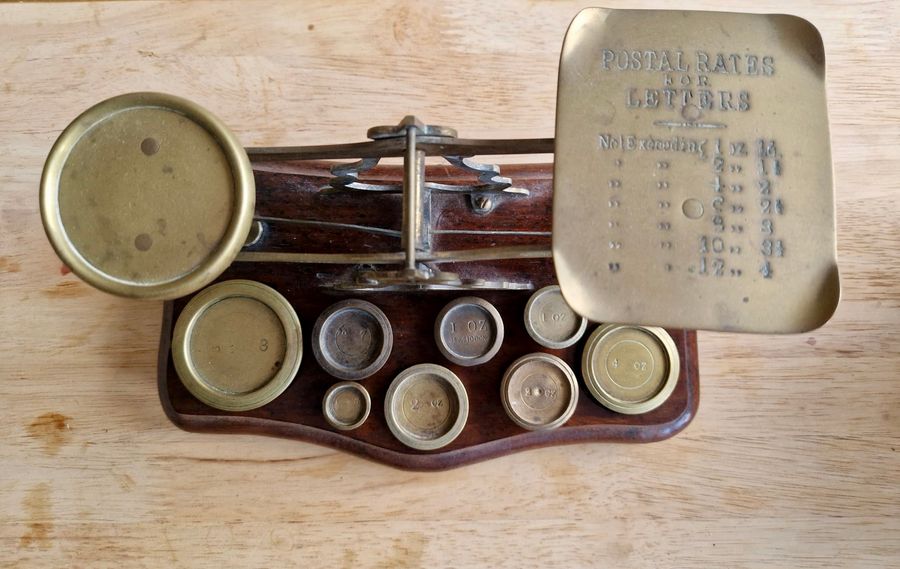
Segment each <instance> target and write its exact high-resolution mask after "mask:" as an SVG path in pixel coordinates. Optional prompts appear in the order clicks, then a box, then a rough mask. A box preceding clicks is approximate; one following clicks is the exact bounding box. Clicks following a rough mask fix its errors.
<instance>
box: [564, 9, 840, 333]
mask: <svg viewBox="0 0 900 569" xmlns="http://www.w3.org/2000/svg"><path fill="white" fill-rule="evenodd" d="M556 129H557V131H556V156H555V173H554V188H555V189H554V192H555V194H554V203H553V258H554V262H555V265H556V271H557V275H558V277H559V283H560V285H561V287H562V291H563V294H564V296H565V298H566V300H567V301H568V302H569V304H570V305H571V306H572V307H573V308H574V309H575V310H576V311H577V312H578V313H579V314H582V315H584V316H586V317H588V318H590V319H592V320H596V321H600V322H628V323H635V324H646V325H657V326H666V327H678V328H690V329H705V330H723V331H740V332H761V333H768V332H774V333H795V332H802V331H806V330H810V329H813V328H816V327H818V326H821V325H822V324H824V323H825V322H826V321H827V320H828V318H829V317H830V316H831V314H832V313H833V312H834V310H835V308H836V307H837V303H838V300H839V297H840V284H839V278H838V269H837V260H836V251H835V230H834V228H835V224H834V197H833V187H832V166H831V149H830V142H829V131H828V116H827V111H826V105H825V59H824V50H823V46H822V40H821V37H820V36H819V33H818V32H817V31H816V29H815V28H814V27H813V26H812V25H811V24H809V23H808V22H806V21H805V20H802V19H800V18H796V17H793V16H782V15H746V14H729V13H714V12H674V11H671V12H669V11H637V10H606V9H596V8H592V9H587V10H584V11H582V12H581V13H580V14H579V15H578V16H577V17H576V18H575V20H574V21H573V22H572V25H571V27H570V28H569V31H568V33H567V35H566V39H565V43H564V46H563V52H562V58H561V63H560V70H559V89H558V101H557V121H556Z"/></svg>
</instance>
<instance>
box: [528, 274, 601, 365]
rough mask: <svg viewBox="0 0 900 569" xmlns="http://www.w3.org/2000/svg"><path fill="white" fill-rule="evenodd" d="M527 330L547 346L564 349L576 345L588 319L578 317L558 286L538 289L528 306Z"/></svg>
mask: <svg viewBox="0 0 900 569" xmlns="http://www.w3.org/2000/svg"><path fill="white" fill-rule="evenodd" d="M525 329H526V330H527V331H528V335H529V336H531V337H532V339H533V340H534V341H535V342H537V343H538V344H540V345H542V346H544V347H545V348H552V349H556V350H559V349H562V348H568V347H569V346H571V345H573V344H575V343H576V342H577V341H578V340H580V339H581V337H582V336H583V335H584V332H585V330H587V319H586V318H584V317H583V316H579V315H578V314H576V313H575V311H574V310H572V307H571V306H569V304H568V303H567V302H566V299H564V298H563V296H562V292H560V290H559V287H558V286H556V285H553V286H547V287H544V288H542V289H541V290H539V291H537V292H535V293H534V294H533V295H531V298H529V299H528V304H526V305H525Z"/></svg>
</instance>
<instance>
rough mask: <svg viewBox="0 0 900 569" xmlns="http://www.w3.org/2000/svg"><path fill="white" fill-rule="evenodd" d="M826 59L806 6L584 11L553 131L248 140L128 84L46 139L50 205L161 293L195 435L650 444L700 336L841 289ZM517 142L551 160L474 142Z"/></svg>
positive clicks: (127, 281) (454, 448) (132, 286)
mask: <svg viewBox="0 0 900 569" xmlns="http://www.w3.org/2000/svg"><path fill="white" fill-rule="evenodd" d="M824 69H825V62H824V49H823V46H822V41H821V38H820V36H819V34H818V32H817V31H816V29H815V28H814V27H813V26H812V25H811V24H809V23H808V22H806V21H804V20H801V19H799V18H796V17H792V16H782V15H747V14H731V13H715V12H677V13H676V12H668V11H652V10H648V11H637V10H607V9H601V8H591V9H586V10H583V11H582V12H580V13H579V14H578V15H577V17H576V18H575V19H574V21H573V22H572V24H571V26H570V27H569V30H568V32H567V34H566V37H565V40H564V43H563V48H562V57H561V60H560V69H559V84H558V98H557V115H556V136H555V138H552V139H515V140H483V139H467V138H462V137H460V136H458V134H457V132H456V131H455V130H454V129H452V128H447V127H442V126H435V125H429V124H426V123H424V122H422V121H421V120H419V119H418V118H416V117H414V116H408V117H405V118H404V119H403V120H401V121H400V122H399V123H398V124H396V125H391V126H377V127H373V128H370V129H369V130H368V132H367V138H368V140H367V141H364V142H356V143H350V144H335V145H325V146H298V147H282V148H244V147H243V146H242V145H241V144H240V142H239V141H238V138H237V137H236V136H235V135H234V134H233V133H232V132H231V131H230V130H229V129H228V128H227V127H226V126H225V125H224V124H223V123H222V122H221V121H220V120H219V119H218V118H216V117H215V116H214V115H213V114H212V113H210V112H209V111H207V110H206V109H204V108H203V107H201V106H199V105H197V104H195V103H193V102H190V101H187V100H185V99H182V98H179V97H175V96H172V95H166V94H160V93H132V94H126V95H121V96H118V97H114V98H112V99H109V100H106V101H103V102H101V103H99V104H97V105H96V106H94V107H91V108H90V109H88V110H87V111H85V112H84V113H83V114H81V115H80V116H79V117H78V118H76V119H75V120H74V121H73V122H72V123H71V124H70V125H69V126H68V127H67V128H66V129H65V130H64V131H63V132H62V134H61V135H60V137H59V139H58V140H57V142H56V144H55V145H54V146H53V148H52V149H51V151H50V154H49V157H48V158H47V162H46V165H45V168H44V173H43V177H42V180H41V191H40V201H41V214H42V219H43V223H44V227H45V229H46V232H47V236H48V237H49V239H50V242H51V243H52V245H53V247H54V249H55V250H56V252H57V253H58V255H59V256H60V258H61V259H62V260H63V262H65V263H66V265H68V266H69V267H70V268H71V269H72V271H73V273H75V274H76V275H77V276H78V277H80V278H81V279H83V280H84V281H86V282H87V283H89V284H91V285H93V286H94V287H96V288H98V289H100V290H103V291H105V292H108V293H112V294H117V295H121V296H127V297H132V298H137V299H149V300H165V301H166V302H165V309H164V318H163V333H162V340H161V342H160V352H159V375H158V389H159V393H160V400H161V402H162V405H163V407H164V409H165V410H166V413H167V415H168V416H169V417H170V418H171V419H172V420H173V421H174V422H175V423H176V424H178V425H179V426H181V427H183V428H185V429H189V430H198V431H230V432H253V433H259V434H269V435H277V436H285V437H293V438H297V439H303V440H308V441H313V442H316V443H319V444H325V445H331V446H334V447H336V448H340V449H343V450H346V451H350V452H354V453H357V454H360V455H363V456H367V457H369V458H372V459H375V460H380V461H383V462H386V463H390V464H394V465H396V466H400V467H404V468H414V469H440V468H448V467H452V466H457V465H460V464H465V463H468V462H472V461H475V460H482V459H485V458H489V457H492V456H497V455H501V454H505V453H508V452H512V451H515V450H520V449H524V448H529V447H535V446H542V445H548V444H562V443H570V442H584V441H653V440H660V439H663V438H666V437H669V436H672V435H673V434H675V433H677V432H679V431H680V430H682V429H683V428H684V427H685V426H686V425H687V424H688V423H689V422H690V420H691V419H692V418H693V416H694V414H695V413H696V410H697V403H698V393H699V392H698V372H697V350H696V333H695V332H694V331H695V330H718V331H726V332H745V333H798V332H803V331H806V330H810V329H813V328H816V327H818V326H821V325H822V324H824V323H825V322H826V321H827V320H828V318H829V317H830V316H831V314H832V313H833V312H834V310H835V309H836V306H837V303H838V301H839V297H840V283H839V277H838V270H837V261H836V253H835V230H834V198H833V182H832V171H831V149H830V142H829V134H828V115H827V109H826V104H825V84H824ZM512 154H529V155H530V154H544V155H547V154H550V155H552V156H553V161H552V163H543V164H541V163H538V164H529V165H521V164H507V165H504V166H503V169H502V172H501V168H500V166H498V165H496V164H491V163H490V162H489V161H486V160H485V158H486V157H490V156H492V155H512ZM392 157H393V158H401V159H402V166H396V165H383V164H381V163H380V161H381V160H382V159H384V158H392ZM304 356H305V357H304Z"/></svg>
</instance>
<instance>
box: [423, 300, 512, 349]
mask: <svg viewBox="0 0 900 569" xmlns="http://www.w3.org/2000/svg"><path fill="white" fill-rule="evenodd" d="M434 340H435V342H437V346H438V349H439V350H440V351H441V353H442V354H443V355H444V357H445V358H447V359H448V360H450V361H451V362H453V363H455V364H458V365H461V366H474V365H479V364H483V363H484V362H487V361H489V360H490V359H491V358H493V357H494V356H495V355H496V354H497V352H498V351H499V350H500V346H501V345H502V344H503V319H502V318H501V317H500V313H499V312H498V311H497V309H496V308H495V307H494V305H493V304H491V303H490V302H488V301H486V300H484V299H482V298H477V297H474V296H466V297H462V298H457V299H456V300H453V301H451V302H450V303H449V304H447V306H445V307H444V308H443V310H441V312H440V313H439V314H438V317H437V319H436V320H435V323H434Z"/></svg>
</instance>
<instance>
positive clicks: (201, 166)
mask: <svg viewBox="0 0 900 569" xmlns="http://www.w3.org/2000/svg"><path fill="white" fill-rule="evenodd" d="M255 199H256V194H255V187H254V182H253V173H252V170H251V168H250V162H249V160H248V158H247V154H246V152H245V151H244V149H243V147H242V146H241V145H240V143H239V142H238V140H237V139H236V138H235V137H234V135H233V134H232V133H231V132H230V131H229V130H228V129H227V128H226V127H225V125H224V124H222V123H221V122H220V121H219V120H218V119H217V118H216V117H214V116H213V115H212V114H210V113H209V112H208V111H206V110H205V109H203V108H201V107H200V106H198V105H196V104H194V103H192V102H190V101H187V100H185V99H180V98H178V97H174V96H171V95H163V94H160V93H132V94H129V95H122V96H119V97H114V98H112V99H108V100H106V101H103V102H102V103H99V104H98V105H96V106H94V107H91V108H90V109H88V110H87V111H86V112H84V113H83V114H82V115H81V116H79V117H78V118H77V119H75V121H73V122H72V123H71V124H70V125H69V126H68V127H67V128H66V129H65V131H63V133H62V134H61V135H60V137H59V139H58V140H57V141H56V144H54V146H53V149H52V150H51V151H50V155H49V156H48V158H47V162H46V164H45V166H44V173H43V177H42V179H41V216H42V218H43V222H44V228H45V230H46V232H47V236H48V237H49V238H50V242H51V244H52V245H53V247H54V249H56V252H57V254H58V255H59V256H60V258H61V259H62V260H63V262H65V263H66V265H68V266H69V267H70V268H71V269H72V271H73V272H74V273H75V274H77V275H78V276H79V277H81V278H82V279H84V280H85V281H87V282H88V283H89V284H91V285H93V286H95V287H97V288H99V289H101V290H104V291H106V292H110V293H114V294H118V295H122V296H130V297H139V298H152V299H160V298H175V297H178V296H184V295H186V294H188V293H190V292H193V291H195V290H197V289H199V288H201V287H203V286H205V285H206V284H208V283H209V282H211V281H212V280H213V279H214V278H215V277H216V276H218V275H219V274H220V273H221V272H222V271H224V270H225V268H226V267H227V266H228V265H229V264H230V263H231V262H232V260H233V259H234V257H235V256H236V255H237V253H238V251H239V250H240V249H241V247H242V246H243V244H244V241H245V239H246V238H247V234H248V231H249V229H250V224H251V221H252V217H253V208H254V203H255Z"/></svg>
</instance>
